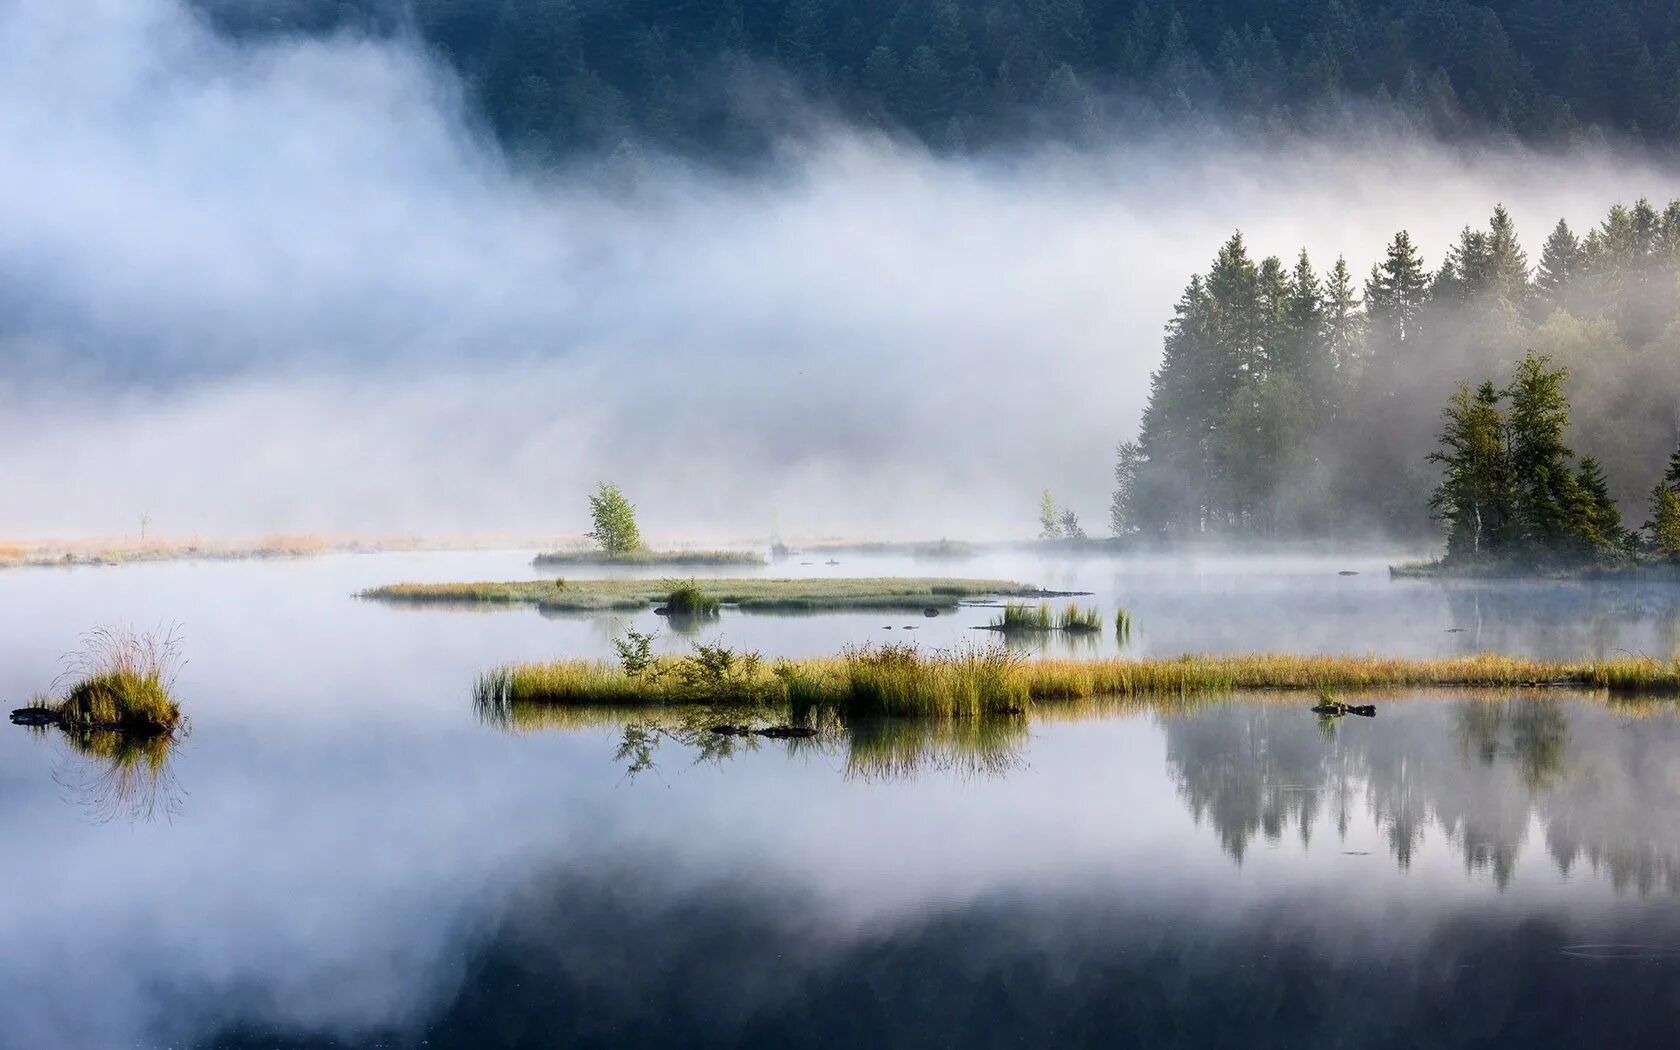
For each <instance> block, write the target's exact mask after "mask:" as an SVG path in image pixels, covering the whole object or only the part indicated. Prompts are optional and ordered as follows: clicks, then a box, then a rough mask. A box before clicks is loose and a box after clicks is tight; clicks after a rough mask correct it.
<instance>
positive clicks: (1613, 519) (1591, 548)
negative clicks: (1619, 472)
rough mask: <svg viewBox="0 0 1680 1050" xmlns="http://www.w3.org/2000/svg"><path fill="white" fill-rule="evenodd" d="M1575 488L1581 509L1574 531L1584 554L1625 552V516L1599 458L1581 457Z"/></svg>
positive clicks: (1577, 514)
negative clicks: (1612, 496)
mask: <svg viewBox="0 0 1680 1050" xmlns="http://www.w3.org/2000/svg"><path fill="white" fill-rule="evenodd" d="M1575 488H1576V491H1577V494H1578V499H1579V506H1578V508H1577V509H1576V511H1575V515H1574V516H1575V522H1574V525H1573V531H1574V532H1575V534H1576V535H1577V537H1579V541H1580V543H1581V545H1582V547H1583V548H1584V550H1585V551H1586V552H1588V553H1591V554H1596V555H1600V556H1603V555H1609V554H1614V553H1616V552H1618V551H1621V550H1624V549H1625V548H1626V547H1627V543H1628V534H1627V530H1626V529H1624V528H1623V527H1622V512H1621V509H1620V508H1618V507H1617V506H1616V501H1615V500H1614V499H1612V498H1611V496H1610V482H1609V479H1608V478H1606V477H1605V475H1604V467H1603V465H1602V464H1600V463H1599V461H1598V459H1597V458H1596V457H1594V456H1582V457H1581V464H1580V466H1579V467H1578V468H1577V469H1576V472H1575Z"/></svg>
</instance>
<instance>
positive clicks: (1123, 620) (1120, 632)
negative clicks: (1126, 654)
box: [1114, 609, 1132, 642]
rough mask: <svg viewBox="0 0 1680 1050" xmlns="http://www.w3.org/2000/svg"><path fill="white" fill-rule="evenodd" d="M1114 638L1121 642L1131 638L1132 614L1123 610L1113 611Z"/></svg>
mask: <svg viewBox="0 0 1680 1050" xmlns="http://www.w3.org/2000/svg"><path fill="white" fill-rule="evenodd" d="M1114 637H1115V638H1117V639H1118V640H1120V641H1122V642H1124V641H1127V640H1128V639H1130V638H1131V637H1132V614H1131V613H1129V612H1127V611H1126V610H1124V609H1116V610H1114Z"/></svg>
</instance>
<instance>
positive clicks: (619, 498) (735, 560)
mask: <svg viewBox="0 0 1680 1050" xmlns="http://www.w3.org/2000/svg"><path fill="white" fill-rule="evenodd" d="M589 518H590V521H591V526H590V529H589V532H588V533H587V536H588V538H589V539H591V540H593V541H594V542H595V546H594V547H586V548H579V549H577V550H564V551H549V552H547V553H545V554H539V555H537V556H536V558H535V559H534V560H533V561H532V563H531V564H533V565H535V566H537V567H539V568H543V567H548V566H554V565H763V564H764V556H763V555H761V554H757V553H754V552H752V551H705V550H673V551H656V550H651V549H649V548H648V546H647V545H646V544H644V543H643V542H642V530H641V526H639V525H638V524H637V523H636V505H635V504H634V503H631V502H630V500H629V499H628V498H627V497H626V496H625V495H624V492H623V490H621V489H620V488H619V487H618V486H617V485H614V484H613V483H612V482H610V481H603V482H601V483H600V484H599V485H597V486H596V487H595V492H594V494H593V495H591V496H590V497H589Z"/></svg>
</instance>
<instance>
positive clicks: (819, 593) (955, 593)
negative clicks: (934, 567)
mask: <svg viewBox="0 0 1680 1050" xmlns="http://www.w3.org/2000/svg"><path fill="white" fill-rule="evenodd" d="M1047 593H1051V592H1045V591H1041V590H1039V589H1038V588H1035V587H1028V586H1024V585H1022V584H1019V583H1015V582H1014V581H1011V580H967V579H960V578H944V577H929V578H909V579H901V578H896V577H881V578H871V579H845V578H839V579H823V578H815V579H813V578H797V579H771V578H753V577H748V578H743V579H706V580H690V581H685V580H669V579H665V580H658V579H655V580H648V579H641V580H633V579H604V580H576V579H552V580H510V581H506V582H499V583H497V582H485V583H395V584H388V585H386V586H383V587H375V588H371V589H369V590H365V591H362V592H361V597H363V598H366V599H369V600H372V601H378V602H389V603H392V604H409V605H533V606H537V607H539V608H542V609H548V610H553V611H558V612H604V611H625V612H630V611H636V610H641V609H649V608H660V607H669V606H670V605H671V600H672V598H673V596H676V597H677V601H678V607H677V608H676V609H674V610H672V611H676V612H706V611H715V610H716V609H717V608H718V607H720V606H725V607H730V608H735V609H740V610H742V611H746V612H825V611H843V610H882V611H891V610H924V609H933V610H936V611H945V610H950V609H955V608H956V607H957V606H958V605H959V604H960V603H962V602H964V601H967V600H979V599H989V598H1002V597H1009V596H1028V597H1036V596H1039V595H1043V594H1047Z"/></svg>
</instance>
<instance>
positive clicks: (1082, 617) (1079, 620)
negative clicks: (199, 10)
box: [982, 602, 1102, 634]
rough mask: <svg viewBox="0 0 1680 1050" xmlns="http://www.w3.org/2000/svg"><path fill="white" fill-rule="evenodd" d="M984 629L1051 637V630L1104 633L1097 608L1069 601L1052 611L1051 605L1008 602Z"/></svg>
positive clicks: (1075, 632) (1068, 632)
mask: <svg viewBox="0 0 1680 1050" xmlns="http://www.w3.org/2000/svg"><path fill="white" fill-rule="evenodd" d="M982 630H987V631H1002V632H1003V633H1005V634H1048V633H1049V632H1051V631H1062V632H1065V633H1067V634H1101V633H1102V613H1101V612H1100V611H1099V610H1098V609H1097V607H1096V606H1094V605H1092V606H1088V607H1085V608H1081V607H1080V606H1079V605H1078V604H1077V603H1075V602H1069V603H1068V604H1067V606H1066V607H1065V608H1063V609H1061V610H1053V609H1051V608H1050V603H1049V602H1040V603H1038V605H1036V606H1033V605H1028V604H1026V603H1025V602H1007V603H1005V604H1004V606H1003V611H1002V612H1001V613H999V614H998V615H997V616H996V617H994V618H993V619H992V622H991V623H989V624H986V625H984V627H983V628H982Z"/></svg>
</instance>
